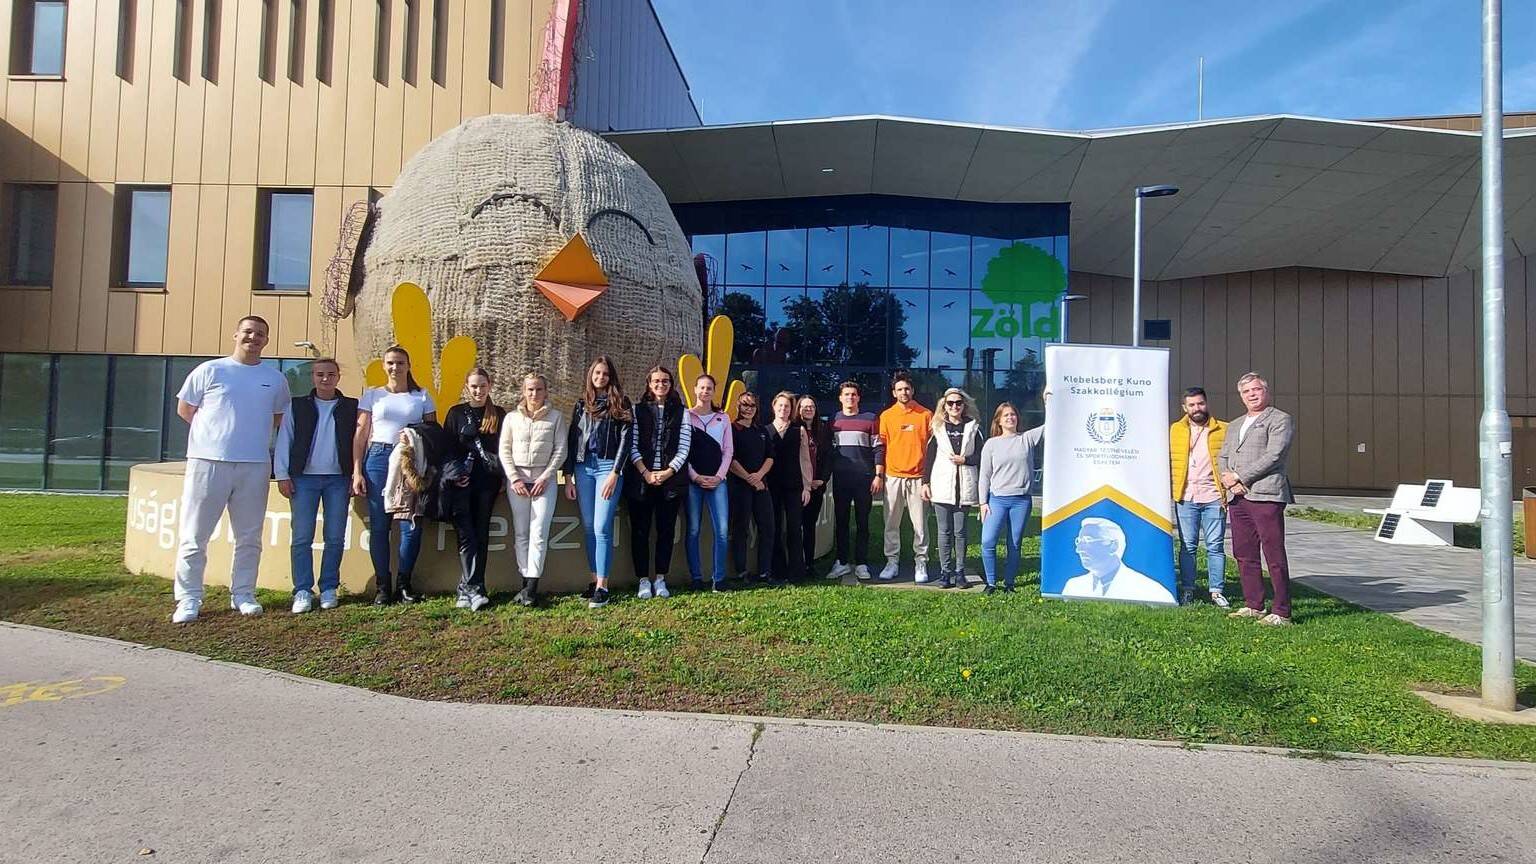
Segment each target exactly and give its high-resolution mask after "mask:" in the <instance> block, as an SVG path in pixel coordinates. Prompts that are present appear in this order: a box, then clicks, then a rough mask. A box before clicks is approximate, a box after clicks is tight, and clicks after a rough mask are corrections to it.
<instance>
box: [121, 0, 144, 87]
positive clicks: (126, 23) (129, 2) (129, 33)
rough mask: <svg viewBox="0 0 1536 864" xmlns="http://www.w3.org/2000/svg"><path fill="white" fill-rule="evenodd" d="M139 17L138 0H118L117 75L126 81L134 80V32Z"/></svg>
mask: <svg viewBox="0 0 1536 864" xmlns="http://www.w3.org/2000/svg"><path fill="white" fill-rule="evenodd" d="M138 19H139V4H138V0H118V4H117V77H119V78H121V79H123V80H124V81H132V80H133V34H134V25H135V24H136V23H138Z"/></svg>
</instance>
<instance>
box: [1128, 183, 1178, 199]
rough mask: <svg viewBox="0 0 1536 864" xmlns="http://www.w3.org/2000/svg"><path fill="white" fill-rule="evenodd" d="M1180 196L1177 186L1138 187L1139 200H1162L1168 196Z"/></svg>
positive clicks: (1137, 195)
mask: <svg viewBox="0 0 1536 864" xmlns="http://www.w3.org/2000/svg"><path fill="white" fill-rule="evenodd" d="M1177 194H1179V187H1177V186H1137V187H1136V197H1137V198H1162V197H1164V196H1167V195H1177Z"/></svg>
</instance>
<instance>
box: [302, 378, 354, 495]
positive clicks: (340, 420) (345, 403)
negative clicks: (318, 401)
mask: <svg viewBox="0 0 1536 864" xmlns="http://www.w3.org/2000/svg"><path fill="white" fill-rule="evenodd" d="M288 410H289V411H290V412H292V413H293V444H292V445H290V447H289V449H288V475H289V476H290V477H293V476H297V475H299V474H303V473H304V468H305V465H306V463H308V462H309V451H310V449H311V447H312V445H313V444H314V443H315V426H316V425H317V424H318V423H319V422H320V410H319V409H318V408H316V407H315V391H313V390H311V391H309V395H308V396H295V397H293V402H292V403H291V404H290V405H289V407H288ZM331 418H332V420H334V421H335V424H336V457H337V461H339V462H340V463H341V473H343V474H346V475H350V474H351V473H352V436H353V435H354V434H355V433H356V432H357V400H356V399H353V398H352V397H350V396H343V395H341V391H340V390H337V391H336V408H335V410H334V411H333V412H332V413H331Z"/></svg>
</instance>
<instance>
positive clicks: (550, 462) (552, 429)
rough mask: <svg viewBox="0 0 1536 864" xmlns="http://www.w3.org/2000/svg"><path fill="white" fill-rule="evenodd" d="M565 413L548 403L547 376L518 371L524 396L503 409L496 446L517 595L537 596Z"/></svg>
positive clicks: (528, 600)
mask: <svg viewBox="0 0 1536 864" xmlns="http://www.w3.org/2000/svg"><path fill="white" fill-rule="evenodd" d="M565 435H566V420H565V415H564V414H561V413H560V412H559V411H557V410H555V409H554V408H552V407H550V405H549V382H548V381H547V380H546V379H545V378H544V376H543V375H540V374H538V373H537V372H530V373H528V374H527V375H526V376H524V377H523V399H522V401H521V402H520V403H518V406H517V407H516V408H514V409H512V410H511V411H510V412H508V413H507V419H506V422H505V423H504V424H502V427H501V441H500V446H499V448H498V450H499V451H500V456H501V467H502V470H503V471H504V472H506V475H507V484H508V485H507V503H508V504H510V505H511V507H512V537H513V541H512V548H513V551H514V552H515V553H516V555H517V569H518V570H519V571H520V572H521V573H522V574H523V590H521V591H519V592H517V597H516V598H515V599H516V601H517V602H518V603H519V604H520V605H523V606H533V605H535V604H537V603H538V602H539V578H540V576H542V575H543V573H544V552H545V547H546V546H547V545H548V541H549V523H550V520H552V519H553V518H554V515H555V490H556V489H557V488H559V483H558V482H557V481H558V477H557V474H558V472H559V470H560V466H561V465H562V464H564V463H565V445H566V442H565Z"/></svg>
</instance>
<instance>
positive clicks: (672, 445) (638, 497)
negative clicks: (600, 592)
mask: <svg viewBox="0 0 1536 864" xmlns="http://www.w3.org/2000/svg"><path fill="white" fill-rule="evenodd" d="M686 410H687V409H686V408H684V407H683V400H682V397H680V396H678V395H677V388H675V387H674V386H673V383H672V373H671V372H669V371H668V370H667V369H666V367H664V366H653V367H651V370H650V371H649V372H647V373H646V374H645V395H643V396H641V397H640V401H639V403H638V404H636V405H635V435H634V442H635V444H634V447H633V448H632V450H631V451H630V454H629V478H628V479H626V480H625V481H624V487H625V491H627V492H628V493H629V550H630V553H631V554H632V555H633V558H634V562H635V578H637V579H639V580H640V587H639V590H638V591H636V592H635V596H637V597H639V598H640V599H641V600H649V599H650V598H651V597H653V596H654V597H670V596H672V595H671V592H669V591H668V590H667V570H668V569H670V568H671V566H672V543H673V540H674V538H675V537H676V536H677V514H678V511H679V510H681V509H682V506H683V496H684V495H686V494H688V474H687V472H686V471H685V470H684V467H685V466H686V465H687V464H688V447H689V444H690V442H691V440H692V437H693V436H692V432H693V429H692V427H691V426H689V424H688V420H687V418H686V417H684V416H683V415H684V412H685V411H686ZM653 523H654V524H655V527H656V557H655V559H654V562H655V569H654V570H653V569H652V560H653V559H652V558H651V526H652V524H653ZM652 575H654V576H655V580H654V581H653V580H652V578H651V577H652Z"/></svg>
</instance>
